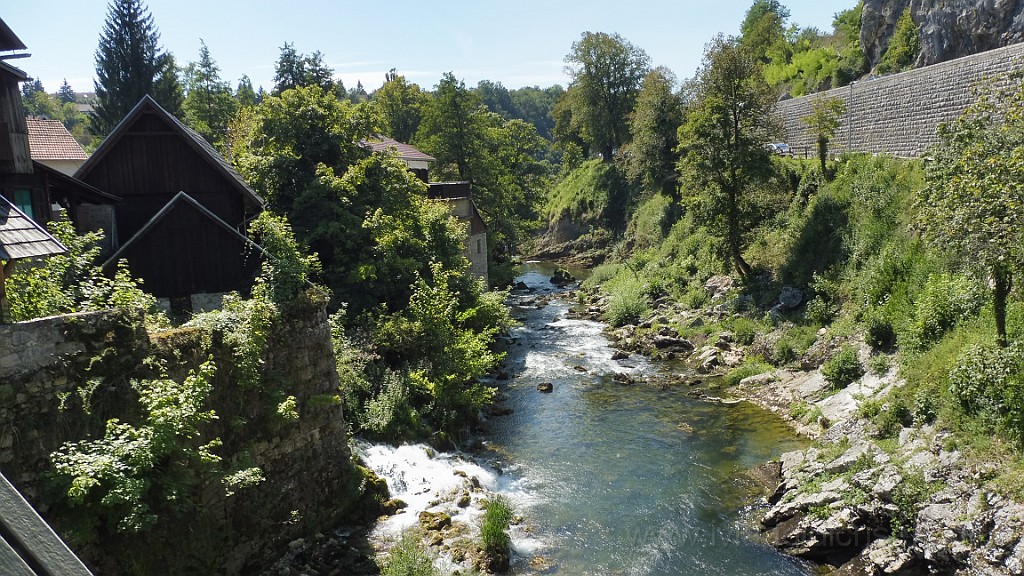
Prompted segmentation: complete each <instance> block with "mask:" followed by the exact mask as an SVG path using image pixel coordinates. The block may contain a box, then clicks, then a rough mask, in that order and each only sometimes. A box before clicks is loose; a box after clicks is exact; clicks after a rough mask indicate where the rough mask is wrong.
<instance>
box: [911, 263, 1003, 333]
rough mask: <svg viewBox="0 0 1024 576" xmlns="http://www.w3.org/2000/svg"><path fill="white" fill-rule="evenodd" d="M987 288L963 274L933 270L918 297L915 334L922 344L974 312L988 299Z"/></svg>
mask: <svg viewBox="0 0 1024 576" xmlns="http://www.w3.org/2000/svg"><path fill="white" fill-rule="evenodd" d="M986 296H987V294H986V291H985V289H984V287H983V286H981V284H980V283H979V282H978V281H977V280H974V279H972V278H968V277H967V276H964V275H961V274H956V275H953V274H932V275H929V276H928V280H927V282H926V283H925V286H924V290H923V292H922V293H921V295H920V297H919V298H918V300H917V306H916V310H915V318H914V322H913V324H912V326H911V331H912V335H913V337H914V338H915V339H916V341H917V342H920V343H921V344H927V343H931V342H935V341H937V340H938V339H939V338H941V337H942V335H943V334H945V333H946V332H948V331H950V330H951V329H952V328H953V327H954V326H956V324H957V322H959V321H961V320H964V319H966V318H969V317H971V316H974V315H975V314H976V313H977V312H978V310H980V309H981V306H982V305H983V304H984V303H985V299H986Z"/></svg>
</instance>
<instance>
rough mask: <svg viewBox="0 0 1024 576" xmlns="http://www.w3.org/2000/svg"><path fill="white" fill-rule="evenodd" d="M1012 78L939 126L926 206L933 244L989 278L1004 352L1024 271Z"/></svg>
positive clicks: (1021, 107)
mask: <svg viewBox="0 0 1024 576" xmlns="http://www.w3.org/2000/svg"><path fill="white" fill-rule="evenodd" d="M1011 79H1012V78H1003V79H1002V80H1004V81H1006V80H1011ZM1012 80H1014V81H1013V83H1012V84H1011V83H1009V82H1007V83H1008V84H1010V85H1011V86H1012V88H1009V89H1004V90H996V89H993V88H991V87H990V88H988V89H987V90H988V91H987V92H985V93H983V94H982V95H981V97H980V98H979V99H978V101H977V102H976V103H974V104H972V105H971V106H969V107H968V108H967V110H966V111H965V112H964V113H963V115H961V116H960V118H958V119H957V120H955V121H953V122H951V123H949V124H944V125H942V126H940V127H939V138H940V144H939V146H937V147H936V148H934V149H933V150H932V151H931V156H932V158H933V161H932V162H929V163H928V169H927V173H926V177H927V184H928V185H927V186H926V187H925V189H924V190H923V191H922V193H921V197H920V201H919V205H920V207H921V211H920V222H921V224H922V227H923V229H924V232H925V238H926V239H927V240H928V241H929V242H931V243H932V244H933V245H935V246H937V247H939V248H940V249H942V250H944V251H947V252H949V253H952V254H955V255H957V256H958V257H959V258H960V260H961V261H962V262H964V263H965V265H966V267H968V268H969V269H971V270H972V271H974V272H976V273H979V274H980V275H982V276H983V277H987V279H988V280H989V284H990V286H991V287H992V303H993V306H992V307H993V310H994V312H995V322H996V339H997V342H998V344H999V345H1000V346H1004V347H1005V346H1006V345H1007V338H1006V304H1007V298H1008V296H1009V294H1010V290H1011V289H1012V288H1013V280H1014V277H1015V275H1016V274H1018V273H1019V272H1020V270H1021V268H1022V267H1024V228H1022V227H1021V224H1020V223H1021V222H1022V221H1024V83H1021V81H1020V78H1019V77H1017V78H1016V79H1012Z"/></svg>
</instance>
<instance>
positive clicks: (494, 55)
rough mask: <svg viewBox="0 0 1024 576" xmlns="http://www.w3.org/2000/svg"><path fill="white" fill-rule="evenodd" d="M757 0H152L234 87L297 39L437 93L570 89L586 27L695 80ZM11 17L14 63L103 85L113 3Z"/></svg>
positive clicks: (825, 19)
mask: <svg viewBox="0 0 1024 576" xmlns="http://www.w3.org/2000/svg"><path fill="white" fill-rule="evenodd" d="M751 2H752V0H717V1H713V2H707V1H696V0H674V1H673V0H589V1H586V2H584V1H577V0H568V1H567V0H546V1H541V0H520V1H518V2H509V1H505V2H494V1H489V0H476V1H473V0H463V1H457V0H423V1H420V2H409V1H406V0H390V1H381V0H361V1H358V2H353V1H350V0H341V1H337V0H336V1H334V2H331V1H326V0H323V1H320V0H317V1H313V0H291V1H281V0H249V1H247V2H244V3H243V2H226V1H220V0H174V1H173V2H172V1H169V0H162V1H157V0H150V1H149V2H147V5H148V6H149V9H150V11H151V12H152V14H153V17H154V19H155V21H156V25H157V27H158V28H159V31H160V35H161V42H162V44H163V46H164V48H165V49H167V50H169V51H171V52H173V53H174V55H175V57H176V58H177V60H178V63H179V64H185V63H186V62H189V61H192V60H196V59H197V58H198V53H199V39H200V38H202V39H203V40H205V41H206V44H207V46H208V47H209V48H210V54H211V55H212V56H213V58H214V60H216V62H217V64H218V65H219V66H220V68H221V76H222V77H223V78H224V79H226V80H229V81H230V82H231V83H232V86H234V85H235V84H236V83H237V81H238V79H239V78H240V77H241V76H242V74H248V75H249V77H250V78H251V79H252V81H253V84H254V85H255V86H257V87H258V86H260V85H262V86H264V87H265V88H267V89H268V90H269V89H270V88H271V86H272V85H273V75H274V62H275V61H276V60H277V57H278V55H279V54H280V48H281V46H282V45H283V44H284V43H285V42H292V43H294V44H295V48H296V49H297V50H298V51H299V52H303V53H309V52H312V51H314V50H320V51H321V52H323V53H324V56H325V61H326V62H327V64H328V65H329V66H331V67H332V68H333V69H334V71H335V76H336V77H339V78H341V79H342V81H343V82H344V83H345V86H346V87H353V86H355V84H356V81H357V80H361V81H362V83H363V86H364V87H365V88H366V89H367V91H372V90H373V89H375V88H377V87H379V86H380V85H381V84H382V83H383V81H384V73H385V72H387V71H388V70H389V69H391V68H396V69H397V70H398V72H399V73H400V74H403V75H405V76H406V78H407V79H409V80H410V81H412V82H416V83H417V84H419V85H420V86H422V87H424V88H426V89H431V88H433V86H434V85H436V84H437V82H438V81H439V80H440V79H441V75H442V74H443V73H445V72H448V71H451V72H454V73H455V76H456V77H457V78H460V79H462V80H465V82H466V84H467V85H468V86H475V85H476V83H477V82H478V81H479V80H482V79H487V80H492V81H494V82H501V83H502V84H504V85H505V87H506V88H510V89H512V88H519V87H522V86H535V85H536V86H540V87H547V86H550V85H552V84H561V85H563V86H565V85H566V84H567V83H568V81H567V78H566V77H565V74H564V62H563V60H564V58H565V55H566V54H568V52H569V50H570V48H571V46H572V43H573V42H574V41H576V40H578V39H579V38H580V35H581V34H582V33H583V32H585V31H591V32H607V33H618V34H620V35H621V36H623V37H624V38H626V39H627V40H629V41H630V42H632V43H633V44H635V45H637V46H639V47H640V48H642V49H644V50H645V51H646V52H647V53H648V54H649V55H650V56H651V61H652V64H654V65H655V66H667V67H668V68H670V69H671V70H672V71H673V72H675V73H676V75H677V76H678V77H679V78H680V79H684V78H689V77H692V76H693V74H694V72H695V71H696V69H697V67H698V66H699V64H700V59H701V56H702V53H703V47H704V45H705V44H706V43H707V42H708V40H710V39H711V38H712V37H713V36H714V35H715V34H717V33H718V32H722V33H725V34H727V35H729V34H736V33H737V32H738V31H739V23H740V21H741V20H742V18H743V15H744V13H745V12H746V10H747V8H749V7H750V4H751ZM782 3H783V5H785V6H786V7H788V8H789V10H790V12H791V18H790V20H791V22H794V23H796V24H799V25H801V26H816V27H818V28H821V29H823V30H830V29H831V24H832V16H833V15H834V14H835V13H836V12H838V11H841V10H844V9H847V8H850V7H852V6H853V5H854V4H855V0H845V1H822V0H789V1H786V0H783V2H782ZM6 4H7V5H6V6H5V7H4V9H3V11H2V13H0V17H2V18H3V19H4V21H5V22H6V23H7V24H8V26H10V27H11V28H12V29H13V30H14V32H15V33H16V34H17V35H18V37H20V38H21V40H22V41H23V42H24V43H25V44H26V45H27V46H28V48H29V50H28V51H29V52H30V53H31V54H32V57H31V58H28V59H25V60H15V61H10V63H11V64H14V65H15V66H18V67H19V68H22V69H23V70H25V71H26V72H27V73H28V74H29V75H31V76H35V77H37V78H39V79H41V80H42V81H43V85H44V86H45V88H46V89H47V91H50V92H54V91H56V90H57V88H59V87H60V84H61V82H62V81H63V79H64V78H67V80H68V82H69V83H70V84H71V86H72V87H73V88H74V89H75V90H78V91H89V90H92V84H93V76H94V54H95V51H96V45H97V42H98V39H99V34H100V30H101V29H102V27H103V21H104V19H105V18H106V12H107V2H106V0H31V1H29V0H21V1H17V2H9V3H6Z"/></svg>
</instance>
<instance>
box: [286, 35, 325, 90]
mask: <svg viewBox="0 0 1024 576" xmlns="http://www.w3.org/2000/svg"><path fill="white" fill-rule="evenodd" d="M333 76H334V70H332V69H331V68H329V67H328V66H327V64H325V63H324V55H323V53H322V52H320V51H319V50H318V51H316V52H313V53H312V54H310V55H308V56H307V55H305V54H300V53H299V52H297V51H296V50H295V45H294V44H292V43H289V42H285V43H284V46H282V47H281V55H280V57H279V58H278V59H277V64H276V65H275V66H274V89H273V90H272V91H271V93H272V94H273V95H274V96H280V95H281V93H282V92H284V91H285V90H290V89H292V88H298V87H299V86H319V87H320V89H321V90H323V91H324V92H325V93H333V92H334V89H335V84H334V79H333Z"/></svg>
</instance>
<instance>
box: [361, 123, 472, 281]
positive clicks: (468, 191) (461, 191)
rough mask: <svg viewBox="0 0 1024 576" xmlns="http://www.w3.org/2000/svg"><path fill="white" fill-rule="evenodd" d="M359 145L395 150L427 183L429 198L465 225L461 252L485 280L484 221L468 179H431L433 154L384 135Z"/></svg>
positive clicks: (392, 151) (392, 152) (470, 268)
mask: <svg viewBox="0 0 1024 576" xmlns="http://www.w3.org/2000/svg"><path fill="white" fill-rule="evenodd" d="M362 145H363V146H364V147H366V148H369V149H370V150H371V151H373V152H381V153H390V154H394V155H395V156H396V157H397V158H398V159H399V160H401V161H402V162H404V163H405V165H406V166H408V167H409V170H410V171H411V172H412V173H413V174H415V175H416V177H418V178H419V179H420V180H422V181H424V182H426V183H427V186H428V189H427V196H428V197H429V198H431V199H433V200H440V201H443V202H445V203H446V204H448V209H449V210H450V211H451V213H452V215H453V216H455V217H456V218H458V219H459V221H460V222H462V223H463V224H465V225H466V227H467V228H468V237H467V238H466V247H465V250H463V255H465V256H466V259H467V260H469V270H470V273H471V274H473V275H474V276H476V277H477V278H480V279H482V280H483V281H484V283H487V282H488V270H487V224H486V223H485V222H484V219H483V217H482V216H480V211H479V210H477V207H476V203H475V202H474V201H473V190H472V188H471V187H470V184H469V182H430V179H429V177H428V175H429V172H430V165H431V164H432V163H434V162H435V161H436V160H435V158H434V157H433V156H430V155H428V154H424V153H423V152H420V151H419V150H417V149H416V148H414V147H412V146H410V145H409V144H403V143H401V142H398V141H397V140H393V139H391V138H388V137H386V136H375V137H374V138H371V139H369V140H364V141H363V142H362Z"/></svg>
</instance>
